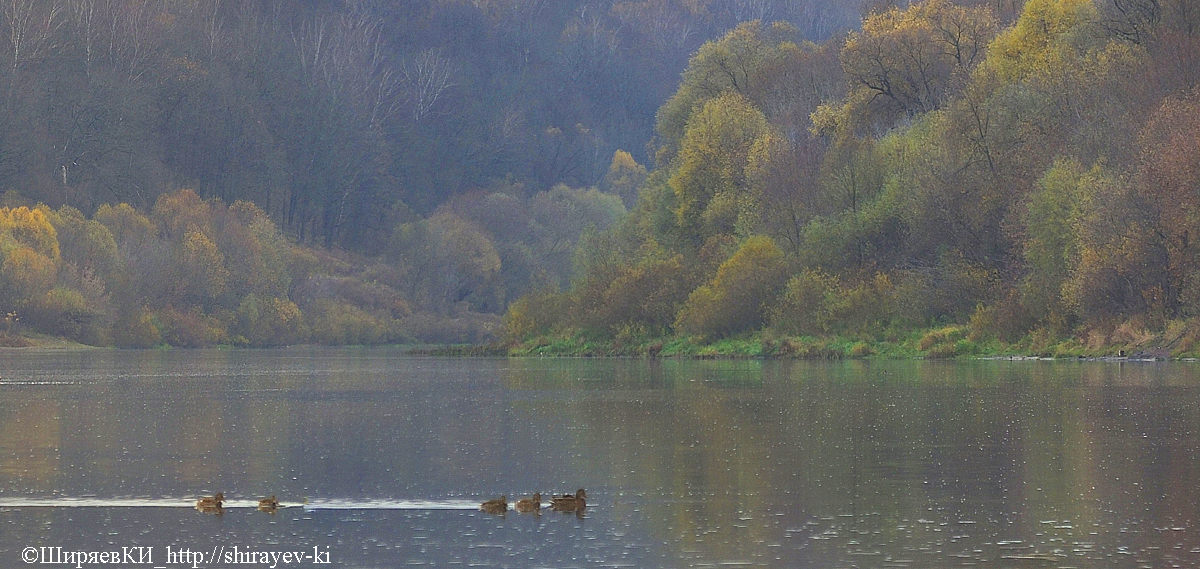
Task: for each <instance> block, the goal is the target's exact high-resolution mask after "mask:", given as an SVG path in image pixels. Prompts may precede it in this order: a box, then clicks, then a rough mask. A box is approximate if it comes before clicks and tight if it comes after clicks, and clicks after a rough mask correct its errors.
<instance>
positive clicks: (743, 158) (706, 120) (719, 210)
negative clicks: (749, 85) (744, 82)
mask: <svg viewBox="0 0 1200 569" xmlns="http://www.w3.org/2000/svg"><path fill="white" fill-rule="evenodd" d="M769 131H770V127H769V126H768V125H767V120H766V117H765V116H764V115H763V114H762V112H761V111H759V110H758V109H757V108H755V107H754V106H753V105H751V104H750V102H749V101H748V100H747V99H746V98H745V97H743V96H741V95H738V94H736V93H726V94H724V95H721V96H720V97H717V98H714V99H711V100H709V101H708V102H707V103H705V104H704V106H703V107H702V108H700V110H698V111H697V112H695V113H694V114H693V115H692V116H691V118H690V119H689V120H688V125H687V133H686V134H685V135H684V137H683V142H682V144H681V145H680V150H679V156H678V157H677V158H676V160H675V161H674V162H673V163H672V174H671V177H670V179H669V180H668V184H669V185H670V187H671V189H672V190H673V191H674V193H675V198H676V204H677V205H676V208H677V209H676V212H675V213H676V217H677V223H678V226H679V228H680V229H681V231H682V233H683V235H684V236H685V237H686V238H687V239H690V240H691V241H692V242H693V243H701V242H703V240H704V239H706V238H708V237H710V236H712V235H717V234H731V233H733V230H734V225H735V223H736V222H737V218H738V214H739V206H740V202H741V200H743V199H745V198H747V197H748V193H747V191H746V190H747V186H746V167H747V164H748V161H749V157H750V150H751V148H752V147H753V146H754V143H755V141H757V140H758V138H759V137H761V136H764V135H766V134H767V133H768V132H769Z"/></svg>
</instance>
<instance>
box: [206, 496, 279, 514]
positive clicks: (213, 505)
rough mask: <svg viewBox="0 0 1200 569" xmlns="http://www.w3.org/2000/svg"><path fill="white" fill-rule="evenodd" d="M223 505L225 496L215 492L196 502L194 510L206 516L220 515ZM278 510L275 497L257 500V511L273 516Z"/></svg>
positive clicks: (222, 511) (277, 501) (223, 511)
mask: <svg viewBox="0 0 1200 569" xmlns="http://www.w3.org/2000/svg"><path fill="white" fill-rule="evenodd" d="M224 503H225V494H224V493H222V492H217V493H216V494H213V495H212V496H203V497H201V498H200V499H199V500H196V509H197V510H200V511H201V512H204V513H206V514H217V515H221V514H223V513H225V508H224ZM278 509H279V500H276V499H275V496H271V497H270V498H259V500H258V511H260V512H266V513H268V514H274V513H275V511H276V510H278Z"/></svg>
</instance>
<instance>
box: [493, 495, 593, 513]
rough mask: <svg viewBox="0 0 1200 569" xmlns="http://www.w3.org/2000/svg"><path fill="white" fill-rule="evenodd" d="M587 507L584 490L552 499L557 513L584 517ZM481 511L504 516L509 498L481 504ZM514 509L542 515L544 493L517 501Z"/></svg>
mask: <svg viewBox="0 0 1200 569" xmlns="http://www.w3.org/2000/svg"><path fill="white" fill-rule="evenodd" d="M585 507H587V492H584V490H583V488H580V489H579V490H576V491H575V494H574V495H571V494H562V495H560V496H552V497H551V498H550V509H551V510H554V511H556V512H568V513H569V512H574V513H575V514H576V515H582V514H583V510H584V508H585ZM479 509H480V510H482V511H484V512H487V513H489V514H496V515H500V516H503V515H504V514H505V513H507V512H508V496H501V497H499V498H497V499H495V500H488V501H486V502H484V503H482V504H480V505H479ZM513 509H514V510H516V511H518V512H520V513H522V514H527V513H530V512H538V513H541V511H542V493H541V492H538V493H535V494H534V495H532V496H529V497H527V498H521V499H520V500H517V502H516V503H515V504H513Z"/></svg>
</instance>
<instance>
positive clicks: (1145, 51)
mask: <svg viewBox="0 0 1200 569" xmlns="http://www.w3.org/2000/svg"><path fill="white" fill-rule="evenodd" d="M0 13H2V14H3V18H2V19H0V88H2V89H3V91H2V92H0V192H2V193H3V196H2V198H0V311H2V312H3V316H4V325H3V327H0V340H2V342H0V343H5V344H11V345H22V344H24V343H26V342H27V341H28V339H29V338H32V337H35V336H38V335H45V336H52V337H66V338H69V339H71V340H74V341H77V342H82V343H85V344H91V345H102V346H109V345H112V346H121V347H152V346H160V345H171V346H211V345H246V346H271V345H285V344H292V343H322V344H382V343H438V344H442V343H474V344H482V343H491V344H492V345H494V346H501V345H502V346H504V349H505V350H511V351H513V352H523V353H616V354H669V353H673V352H679V353H683V352H685V351H687V350H689V349H696V347H697V346H712V345H719V344H721V343H722V342H738V341H741V342H745V343H746V344H745V345H750V346H753V347H752V348H748V349H751V350H752V351H753V355H795V356H819V357H842V356H847V355H849V356H861V355H869V354H871V353H873V352H875V353H878V352H880V351H881V350H886V349H885V348H881V347H880V346H883V345H904V346H907V348H905V349H907V350H910V351H911V352H914V353H920V354H924V355H926V356H941V357H948V356H955V355H968V354H974V353H980V352H986V351H995V350H1009V349H1011V350H1016V351H1020V352H1024V353H1058V354H1064V353H1104V352H1105V351H1106V350H1109V349H1110V348H1112V347H1114V346H1122V347H1124V346H1128V347H1130V348H1131V349H1147V350H1150V349H1152V350H1155V351H1156V353H1157V352H1164V353H1165V352H1169V353H1172V354H1191V353H1194V352H1196V351H1197V350H1200V320H1198V319H1197V317H1200V87H1198V81H1200V6H1197V5H1196V4H1194V3H1193V2H1191V0H1026V1H1025V2H1021V1H1020V0H984V1H970V0H961V1H953V0H923V1H920V2H911V3H905V2H900V3H893V2H887V1H882V2H862V3H845V2H836V1H820V0H808V1H802V2H794V1H791V2H789V1H783V0H645V1H639V0H568V1H556V0H404V1H388V0H305V1H284V0H222V1H196V0H41V1H35V0H0ZM1191 229H1197V232H1196V233H1195V234H1193V233H1191ZM727 345H728V344H727ZM738 349H743V348H738Z"/></svg>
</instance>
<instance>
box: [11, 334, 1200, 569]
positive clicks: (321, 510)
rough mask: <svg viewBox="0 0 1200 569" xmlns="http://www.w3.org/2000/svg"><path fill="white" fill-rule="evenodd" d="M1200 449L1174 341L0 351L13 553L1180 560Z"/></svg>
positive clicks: (919, 562)
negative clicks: (1168, 353)
mask: <svg viewBox="0 0 1200 569" xmlns="http://www.w3.org/2000/svg"><path fill="white" fill-rule="evenodd" d="M1198 447H1200V364H1196V363H1186V362H1171V363H1167V362H1158V363H1142V362H1138V363H1128V362H1044V361H1015V362H1013V361H979V362H925V361H850V362H789V361H673V360H668V361H645V360H630V359H548V360H543V359H533V358H529V359H440V358H424V357H412V356H406V355H404V354H403V353H401V352H399V351H393V350H385V349H317V348H312V349H300V348H293V349H280V350H265V351H248V350H246V351H244V350H209V351H187V350H175V351H52V350H45V351H39V350H7V351H0V568H3V567H30V566H39V567H42V566H45V567H50V566H69V567H74V566H76V564H77V563H76V562H74V561H71V562H69V563H58V564H55V563H34V564H28V563H27V561H29V560H30V559H33V560H34V561H35V562H37V561H46V559H47V557H49V556H52V555H54V550H53V549H52V548H56V547H57V548H62V551H64V552H72V551H79V552H106V551H125V552H127V553H129V552H132V554H134V555H143V556H144V555H146V553H145V552H147V551H149V557H148V558H147V557H141V558H137V559H134V561H136V562H128V561H130V560H129V559H128V558H127V559H125V561H127V563H125V564H123V565H120V566H122V567H217V566H239V565H246V566H250V565H252V564H253V565H256V566H266V565H269V563H265V564H264V563H257V561H260V560H262V558H261V557H259V556H261V555H264V554H265V555H270V554H272V553H276V554H281V553H283V552H296V553H297V554H299V557H298V558H299V559H300V562H299V563H292V564H287V563H284V562H283V561H279V562H278V563H276V566H310V567H312V566H317V567H320V566H325V567H330V566H332V567H398V566H435V567H738V566H752V567H780V568H784V567H801V568H808V567H811V568H842V567H844V568H852V567H914V568H917V567H921V568H927V567H933V568H938V567H973V566H982V567H1078V568H1092V567H1095V568H1099V567H1105V568H1110V567H1116V568H1126V567H1128V568H1138V567H1197V566H1200V520H1198V517H1200V490H1198V488H1200V453H1198V452H1197V451H1198V450H1200V449H1198ZM576 488H586V490H587V496H588V501H587V507H586V509H585V510H584V511H583V512H582V513H580V514H578V515H577V514H574V513H560V512H553V511H550V510H549V508H548V507H543V509H542V511H541V513H540V514H533V513H530V514H525V513H518V512H516V511H513V510H509V511H508V512H507V513H506V514H505V515H503V516H499V515H492V514H487V513H484V512H482V511H479V509H478V506H479V503H480V502H482V501H484V500H488V499H492V498H496V497H499V496H500V495H506V496H508V498H509V500H510V503H511V502H515V501H516V499H517V498H518V497H522V496H527V495H529V494H532V493H534V492H541V493H542V494H543V495H544V497H545V503H546V505H547V506H548V502H549V495H550V494H551V493H553V494H562V493H569V492H574V490H575V489H576ZM218 491H220V492H223V493H224V494H225V496H226V497H227V500H228V501H227V502H226V506H227V507H226V508H225V509H224V511H223V513H222V514H221V515H213V514H211V513H204V512H200V511H197V510H196V509H194V508H193V507H192V506H193V504H194V503H195V500H196V498H197V497H199V496H202V495H211V494H213V493H214V492H218ZM269 495H276V496H278V498H279V500H280V502H281V503H282V504H281V505H282V507H281V508H280V509H278V510H277V511H275V512H274V513H265V512H261V511H258V510H256V508H255V507H254V506H255V505H256V503H257V499H258V498H259V497H262V496H269ZM27 548H34V550H33V553H30V550H29V549H27ZM48 548H49V549H48ZM122 548H125V549H124V550H123V549H122ZM185 550H186V551H188V552H195V553H196V554H198V555H203V557H202V558H194V557H191V556H190V553H189V556H183V555H181V552H183V551H185ZM172 554H173V556H171V555H172ZM26 555H33V556H34V557H30V558H26V557H24V556H26ZM237 555H240V556H241V557H237ZM39 556H40V557H39ZM60 560H61V559H60ZM93 561H94V562H95V563H93ZM250 561H255V562H256V563H250ZM323 561H329V563H322V562H323ZM78 564H79V565H82V566H84V567H88V566H94V567H98V566H114V565H105V564H103V563H101V562H100V559H99V558H97V557H93V558H92V559H90V560H89V559H87V558H85V559H84V561H83V562H82V563H78Z"/></svg>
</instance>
